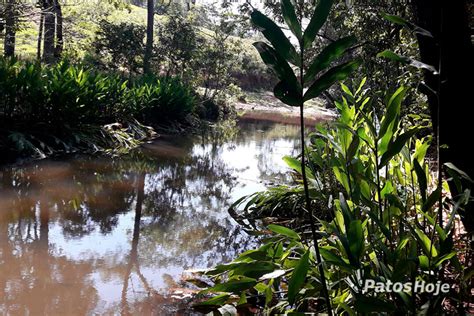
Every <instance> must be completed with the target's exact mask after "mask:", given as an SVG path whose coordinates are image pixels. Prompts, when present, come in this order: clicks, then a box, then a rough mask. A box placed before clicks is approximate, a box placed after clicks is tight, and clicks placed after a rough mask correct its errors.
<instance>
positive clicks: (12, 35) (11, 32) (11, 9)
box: [4, 0, 17, 57]
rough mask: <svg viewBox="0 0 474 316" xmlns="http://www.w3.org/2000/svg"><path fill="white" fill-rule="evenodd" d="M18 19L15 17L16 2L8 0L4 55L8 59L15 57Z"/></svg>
mask: <svg viewBox="0 0 474 316" xmlns="http://www.w3.org/2000/svg"><path fill="white" fill-rule="evenodd" d="M16 20H17V19H16V17H15V1H14V0H7V2H6V3H5V42H4V54H5V56H6V57H12V56H14V55H15V41H16V27H17V26H16V25H15V24H16V23H15V22H16Z"/></svg>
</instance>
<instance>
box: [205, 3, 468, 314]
mask: <svg viewBox="0 0 474 316" xmlns="http://www.w3.org/2000/svg"><path fill="white" fill-rule="evenodd" d="M332 3H333V1H331V0H327V1H326V0H322V1H320V2H318V5H317V6H316V8H315V9H314V12H313V15H312V16H311V17H310V20H309V23H308V26H307V28H306V30H305V31H304V32H303V31H302V30H301V24H302V23H301V20H299V19H298V17H297V14H296V12H295V11H294V7H293V4H292V3H291V1H290V0H282V1H281V13H282V17H283V20H284V21H285V22H286V24H287V26H288V28H289V29H290V30H291V31H292V33H293V35H294V36H295V37H296V38H297V39H298V42H299V44H300V45H299V52H298V51H297V50H296V49H295V47H294V46H293V45H292V43H291V42H290V41H289V39H288V38H287V37H286V36H285V35H284V33H283V32H282V31H281V29H280V28H279V27H278V26H277V25H276V24H274V23H273V22H272V21H271V20H270V19H268V18H267V17H265V16H264V15H263V14H261V13H260V12H258V11H254V12H253V13H252V15H251V19H252V22H253V23H254V24H255V25H256V26H257V27H258V28H259V29H260V30H261V31H262V33H263V35H264V36H265V37H266V38H267V40H268V41H269V42H270V43H271V45H272V46H270V45H268V44H266V43H263V42H259V43H256V47H257V49H258V50H259V52H260V54H261V57H262V59H263V61H264V62H265V63H266V64H268V65H269V66H271V67H272V68H273V69H274V70H275V72H276V73H277V74H278V76H279V79H280V80H281V81H280V83H279V84H277V85H276V87H275V90H274V93H275V96H276V97H277V98H279V99H280V100H281V101H283V102H285V103H286V104H288V105H291V106H299V107H300V110H301V112H300V113H301V143H302V146H303V148H302V151H301V155H300V157H297V158H300V159H301V160H298V159H297V158H294V157H285V158H284V160H285V161H286V163H287V164H288V166H289V167H290V168H292V169H293V170H294V171H295V172H296V174H297V175H298V177H297V178H298V184H297V185H296V186H293V187H285V186H281V187H277V188H274V189H271V190H269V191H267V192H261V193H256V194H253V195H251V196H248V197H243V198H241V199H239V200H238V201H237V202H236V203H235V205H234V206H233V208H232V209H231V213H232V214H234V215H235V214H237V216H239V217H241V218H242V219H243V218H245V219H249V217H250V218H251V217H253V219H256V218H265V217H273V218H275V217H276V218H280V219H281V217H284V219H285V223H287V225H291V226H292V227H294V228H295V229H294V230H292V229H290V228H287V227H284V226H279V225H269V226H268V229H269V230H270V231H271V232H273V234H274V236H272V237H270V238H265V239H263V240H262V243H263V245H262V246H261V247H259V248H257V249H254V250H249V251H247V252H245V253H243V254H241V255H240V256H239V257H238V258H237V259H236V260H234V261H233V262H231V263H228V264H223V265H219V266H217V267H216V268H215V269H212V270H210V271H207V272H206V274H207V275H208V276H211V277H212V279H213V280H214V281H215V282H216V284H215V285H214V286H213V287H210V288H207V289H205V291H203V293H210V292H212V293H219V295H217V296H214V297H212V298H211V299H209V300H207V301H204V302H202V303H200V304H197V305H196V308H197V309H198V310H201V311H205V312H208V311H214V312H215V313H217V314H225V313H226V312H230V313H231V314H232V313H237V311H240V312H242V313H249V312H250V311H251V310H252V312H255V308H257V309H259V312H260V311H262V312H263V313H264V314H286V313H295V312H325V313H327V314H329V315H332V314H333V313H335V314H349V315H355V314H370V313H389V314H390V313H402V314H418V313H422V314H428V313H440V314H442V313H444V312H448V311H449V312H451V313H452V312H454V311H455V310H456V308H458V311H462V308H463V306H462V302H464V301H465V300H466V298H467V297H468V296H469V292H470V285H469V282H470V281H469V278H470V275H471V273H472V272H470V271H469V270H467V271H466V270H465V266H466V267H468V265H469V255H468V252H467V254H459V253H458V252H459V250H458V249H457V248H456V247H455V243H458V242H459V238H460V236H459V234H455V231H456V230H455V227H456V226H457V225H458V223H459V222H458V220H457V219H456V218H458V214H459V213H460V212H461V211H462V210H463V209H464V208H465V206H466V205H467V204H468V203H469V202H470V201H472V197H471V195H470V190H469V189H464V188H462V187H459V186H460V185H461V179H464V180H467V181H470V182H472V180H471V179H470V178H469V177H468V176H467V175H466V174H465V173H463V172H462V171H460V170H459V169H457V168H456V167H455V166H454V165H453V164H450V163H446V164H445V167H446V168H447V170H448V173H449V175H450V178H448V179H447V180H445V181H443V182H441V179H442V178H441V176H440V172H441V166H439V165H438V166H434V165H433V164H432V162H431V160H430V159H429V158H428V157H427V152H428V149H429V148H430V142H431V137H430V136H425V137H423V136H420V135H426V133H423V132H424V130H426V129H429V128H430V124H429V121H428V124H425V123H426V122H427V121H426V120H423V117H422V116H418V115H412V116H411V117H403V116H402V109H403V106H402V104H403V102H404V101H405V99H406V95H407V92H408V90H409V89H407V88H405V87H400V88H398V89H396V90H395V92H393V93H385V95H384V96H383V97H381V98H380V91H375V92H371V91H370V90H369V89H366V88H365V86H364V84H365V83H366V79H365V78H364V79H363V80H362V81H361V83H360V84H359V85H357V86H356V87H355V88H353V89H350V88H349V87H348V86H346V85H344V84H341V91H343V95H342V98H341V100H340V101H337V102H335V105H336V108H337V111H338V114H339V116H338V119H337V120H336V121H335V122H333V123H331V124H330V125H329V126H327V127H323V126H317V127H316V132H313V133H312V134H310V140H311V142H310V145H308V146H306V143H305V133H304V120H303V113H304V112H303V109H304V102H305V101H307V100H309V99H311V98H314V97H317V96H318V95H320V94H321V93H323V92H324V91H325V90H326V89H328V88H329V87H331V85H332V84H333V83H334V82H336V81H339V80H343V79H344V78H346V77H347V76H348V75H349V74H350V73H351V72H352V71H354V70H355V69H357V67H358V65H359V61H357V60H356V61H348V62H346V63H343V64H341V65H339V66H335V67H333V68H330V69H329V70H327V71H326V72H325V73H324V74H322V75H320V76H317V74H318V73H319V72H320V71H322V70H323V69H325V68H326V67H328V66H330V65H331V64H332V63H333V62H334V61H335V60H337V59H338V58H339V57H341V56H342V55H343V54H344V53H345V51H346V50H347V49H349V48H350V47H351V46H352V45H354V43H355V40H354V39H353V38H351V37H347V38H342V39H340V40H338V41H335V42H334V43H332V44H330V45H328V46H327V47H324V48H322V49H320V53H319V54H318V55H316V57H314V60H313V61H311V62H310V63H309V66H305V63H306V62H307V60H305V58H304V56H305V50H306V49H307V48H309V47H311V44H312V43H313V41H314V39H315V37H316V34H317V33H318V30H319V29H320V28H321V27H322V26H323V24H324V22H325V20H326V19H327V17H328V16H329V14H330V10H331V6H332ZM392 19H393V18H392ZM385 57H386V56H385ZM290 63H291V64H293V65H294V66H295V67H294V68H299V69H301V70H300V74H299V80H298V79H297V78H298V76H297V75H295V73H294V71H293V69H294V68H293V67H291V66H290ZM315 78H316V79H315ZM305 86H308V89H307V90H306V91H304V90H303V87H305ZM379 98H380V99H381V100H379ZM438 146H439V144H438ZM436 150H439V147H438V148H436ZM433 169H435V170H436V171H435V172H433ZM451 181H453V182H454V183H455V184H456V186H457V187H458V188H457V192H462V194H460V195H458V196H452V195H451V193H450V190H449V184H448V182H451ZM242 205H243V210H238V209H239V207H240V206H242ZM315 215H316V216H315ZM239 222H244V221H240V220H239ZM316 226H317V227H316ZM316 228H317V230H316ZM257 234H258V232H257ZM463 265H465V266H463ZM438 281H439V282H438ZM367 282H373V284H375V283H376V282H377V283H381V284H384V285H387V284H388V285H390V284H392V285H393V284H395V283H397V284H400V285H402V287H401V288H398V289H396V290H392V291H390V290H381V291H380V290H377V289H376V288H374V287H371V288H370V287H369V288H366V285H367V284H368V283H367ZM420 282H421V283H427V284H428V283H429V284H433V285H434V284H437V282H438V283H439V285H441V283H447V285H448V287H447V291H445V292H439V291H438V292H436V293H433V292H434V291H433V292H432V293H427V292H423V291H420V290H416V284H419V283H420ZM407 284H408V285H411V287H412V288H411V289H407V288H406V287H405V286H406V285H407ZM453 284H456V285H457V287H452V285H453ZM445 289H446V287H445Z"/></svg>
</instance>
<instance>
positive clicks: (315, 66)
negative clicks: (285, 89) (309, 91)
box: [304, 36, 357, 83]
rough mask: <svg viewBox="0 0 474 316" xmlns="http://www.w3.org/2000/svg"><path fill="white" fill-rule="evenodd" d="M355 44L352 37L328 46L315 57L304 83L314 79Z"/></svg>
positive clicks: (355, 40) (354, 39)
mask: <svg viewBox="0 0 474 316" xmlns="http://www.w3.org/2000/svg"><path fill="white" fill-rule="evenodd" d="M356 42H357V39H356V38H355V37H354V36H348V37H344V38H341V39H339V40H337V41H335V42H334V43H331V44H329V45H328V46H327V47H326V48H324V49H323V51H322V52H321V53H320V54H319V55H318V56H316V58H315V59H314V60H313V62H312V63H311V65H310V66H309V68H308V70H307V71H306V74H305V75H304V81H305V83H309V82H311V81H313V80H314V79H315V76H316V75H317V74H318V73H319V72H320V71H322V70H324V69H326V68H327V67H329V65H331V63H332V62H333V61H335V60H336V59H338V58H339V57H341V56H342V55H344V52H345V51H346V50H347V49H348V48H349V47H351V46H353V45H354V44H355V43H356Z"/></svg>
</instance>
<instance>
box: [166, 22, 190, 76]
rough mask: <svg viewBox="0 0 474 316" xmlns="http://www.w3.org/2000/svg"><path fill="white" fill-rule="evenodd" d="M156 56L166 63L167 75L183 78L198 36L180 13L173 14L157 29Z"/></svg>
mask: <svg viewBox="0 0 474 316" xmlns="http://www.w3.org/2000/svg"><path fill="white" fill-rule="evenodd" d="M158 37H159V39H160V42H159V43H158V45H157V54H158V56H160V57H161V58H162V59H163V60H164V61H165V62H166V63H167V65H166V74H167V75H172V74H173V75H179V76H184V75H185V72H186V70H187V68H188V66H189V65H190V63H191V61H192V59H193V58H194V56H195V54H196V50H197V45H198V43H197V40H198V36H197V33H196V30H195V29H194V27H193V25H192V24H191V22H190V21H189V20H187V19H186V17H184V16H183V15H182V14H180V13H173V14H171V15H170V16H169V19H168V21H167V22H166V23H165V25H163V26H162V27H160V28H159V30H158Z"/></svg>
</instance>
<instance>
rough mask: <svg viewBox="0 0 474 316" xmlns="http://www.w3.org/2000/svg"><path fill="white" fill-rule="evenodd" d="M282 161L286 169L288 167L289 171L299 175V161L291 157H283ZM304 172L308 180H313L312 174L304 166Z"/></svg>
mask: <svg viewBox="0 0 474 316" xmlns="http://www.w3.org/2000/svg"><path fill="white" fill-rule="evenodd" d="M282 159H283V161H284V162H285V163H286V165H287V166H288V167H290V168H291V169H293V170H295V171H296V172H298V173H299V174H301V161H300V160H298V159H296V158H294V157H291V156H285V157H283V158H282ZM305 171H306V176H307V177H308V178H309V179H315V177H314V175H313V172H312V171H311V169H309V168H308V167H307V166H305Z"/></svg>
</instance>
